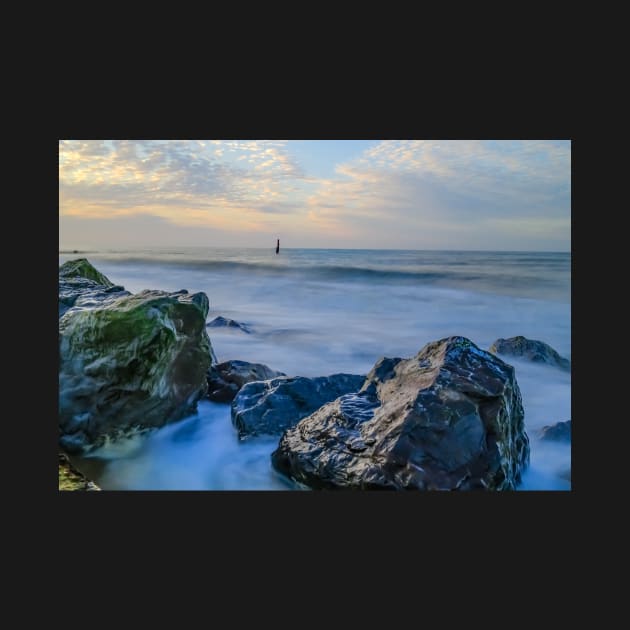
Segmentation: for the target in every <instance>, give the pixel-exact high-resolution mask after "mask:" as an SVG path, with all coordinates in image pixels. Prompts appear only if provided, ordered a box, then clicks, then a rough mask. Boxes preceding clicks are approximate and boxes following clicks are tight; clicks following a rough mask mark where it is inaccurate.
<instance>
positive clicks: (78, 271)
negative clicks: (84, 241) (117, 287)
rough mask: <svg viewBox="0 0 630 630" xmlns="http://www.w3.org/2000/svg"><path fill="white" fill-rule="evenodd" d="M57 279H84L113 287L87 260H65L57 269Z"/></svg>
mask: <svg viewBox="0 0 630 630" xmlns="http://www.w3.org/2000/svg"><path fill="white" fill-rule="evenodd" d="M59 278H60V279H61V278H64V279H67V278H86V279H88V280H93V281H94V282H96V284H100V285H102V286H104V287H113V286H114V283H113V282H111V281H110V280H109V279H108V278H107V277H105V276H104V275H103V274H102V273H101V272H100V271H97V270H96V268H95V267H93V266H92V265H91V264H90V262H89V261H88V260H87V258H76V259H75V260H67V261H66V262H65V263H63V265H61V267H59Z"/></svg>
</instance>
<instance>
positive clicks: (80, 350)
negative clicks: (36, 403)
mask: <svg viewBox="0 0 630 630" xmlns="http://www.w3.org/2000/svg"><path fill="white" fill-rule="evenodd" d="M88 264H89V263H88ZM83 270H84V271H85V267H84V268H83ZM95 271H96V270H95ZM60 273H61V271H60ZM96 273H98V272H96ZM103 277H104V276H103ZM105 280H107V279H106V278H105ZM107 282H109V281H108V280H107ZM112 286H113V285H112ZM125 293H126V292H125ZM112 297H115V296H109V297H108V300H106V301H105V303H104V304H103V306H100V307H99V306H95V305H92V304H90V305H89V307H88V306H84V307H82V308H76V307H73V308H71V309H69V310H68V311H66V312H65V314H64V315H63V316H62V317H61V318H60V320H59V354H60V365H59V428H60V446H61V447H62V448H63V449H64V450H65V451H67V452H68V453H71V454H85V453H88V452H90V451H92V450H94V449H95V448H98V447H100V446H103V445H104V444H106V443H108V442H110V441H114V440H117V439H120V438H125V437H128V436H131V435H134V434H138V433H143V432H145V431H147V430H150V429H153V428H157V427H160V426H162V425H164V424H166V423H168V422H172V421H174V420H178V419H180V418H183V417H184V416H186V415H188V414H191V413H193V412H194V411H195V410H196V405H197V401H198V400H199V398H201V397H202V396H204V395H205V393H206V391H207V381H206V372H207V370H208V368H209V367H210V364H211V345H210V339H209V338H208V335H207V332H206V327H205V322H206V317H207V314H208V308H209V304H208V298H207V296H206V295H205V293H195V294H188V293H187V292H185V291H179V292H177V293H167V292H164V291H142V292H140V293H138V294H135V295H128V294H123V295H122V297H117V298H116V299H112Z"/></svg>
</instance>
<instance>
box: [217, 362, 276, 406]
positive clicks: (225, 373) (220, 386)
mask: <svg viewBox="0 0 630 630" xmlns="http://www.w3.org/2000/svg"><path fill="white" fill-rule="evenodd" d="M278 376H286V374H285V373H284V372H278V371H277V370H272V369H271V368H270V367H268V366H266V365H263V364H262V363H248V362H247V361H224V362H223V363H218V364H216V365H212V366H211V367H210V369H209V370H208V374H207V377H208V398H209V399H210V400H214V401H215V402H232V401H233V400H234V397H235V396H236V394H237V393H238V391H239V390H240V389H241V387H243V385H245V384H246V383H251V382H252V381H266V380H269V379H272V378H276V377H278Z"/></svg>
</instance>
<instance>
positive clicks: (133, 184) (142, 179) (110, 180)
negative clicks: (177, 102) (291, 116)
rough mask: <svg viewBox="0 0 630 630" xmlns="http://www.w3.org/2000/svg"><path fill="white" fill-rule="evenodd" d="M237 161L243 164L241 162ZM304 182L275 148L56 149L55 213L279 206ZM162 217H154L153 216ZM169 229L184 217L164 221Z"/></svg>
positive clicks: (156, 145)
mask: <svg viewBox="0 0 630 630" xmlns="http://www.w3.org/2000/svg"><path fill="white" fill-rule="evenodd" d="M243 157H244V158H245V163H243V162H241V161H240V159H241V158H243ZM299 179H306V178H305V176H304V173H303V172H302V171H301V169H300V167H299V165H297V164H296V163H295V161H293V160H292V159H291V158H290V156H289V155H288V154H287V152H286V149H285V147H284V145H283V144H282V143H278V142H274V143H261V142H256V141H246V142H241V141H234V142H232V141H227V142H222V141H212V142H197V141H194V142H193V141H176V140H168V141H158V140H148V141H136V140H134V141H131V140H113V141H61V142H60V144H59V194H60V208H61V213H62V214H66V215H75V216H92V217H95V216H111V213H112V212H113V213H119V214H130V213H135V214H143V213H154V214H156V215H159V214H160V213H162V214H164V208H169V207H170V208H171V209H173V208H174V207H180V208H182V209H185V210H186V211H188V210H208V211H211V210H218V211H220V210H222V209H223V210H229V209H230V208H233V209H236V208H239V207H241V206H246V207H248V208H250V210H252V211H255V209H256V207H257V206H258V205H261V206H262V207H264V208H268V207H269V202H270V200H271V199H273V200H274V201H275V199H276V198H277V199H278V201H286V199H285V198H286V190H287V187H286V186H284V184H285V183H286V182H287V181H290V180H299ZM160 209H162V210H160ZM166 214H167V215H168V216H170V218H171V219H172V220H174V221H177V220H178V219H181V220H183V221H185V220H186V216H188V215H187V214H186V213H180V214H179V215H177V214H176V213H174V212H173V211H172V210H171V211H170V212H167V213H166Z"/></svg>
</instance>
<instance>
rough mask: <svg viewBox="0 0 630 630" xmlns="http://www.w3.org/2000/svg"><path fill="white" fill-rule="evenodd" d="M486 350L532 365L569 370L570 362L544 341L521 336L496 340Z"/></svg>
mask: <svg viewBox="0 0 630 630" xmlns="http://www.w3.org/2000/svg"><path fill="white" fill-rule="evenodd" d="M488 350H489V351H490V352H492V353H493V354H503V355H506V356H512V357H518V358H523V359H528V360H529V361H533V362H534V363H547V364H549V365H555V366H557V367H559V368H562V369H563V370H571V362H570V361H569V360H568V359H565V358H564V357H561V356H560V355H559V354H558V353H557V352H556V351H555V350H554V349H553V348H552V347H551V346H549V345H547V344H546V343H545V342H544V341H536V340H535V339H527V338H526V337H522V336H519V337H510V338H509V339H497V340H496V341H495V342H494V343H493V344H492V345H491V346H490V348H488Z"/></svg>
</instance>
